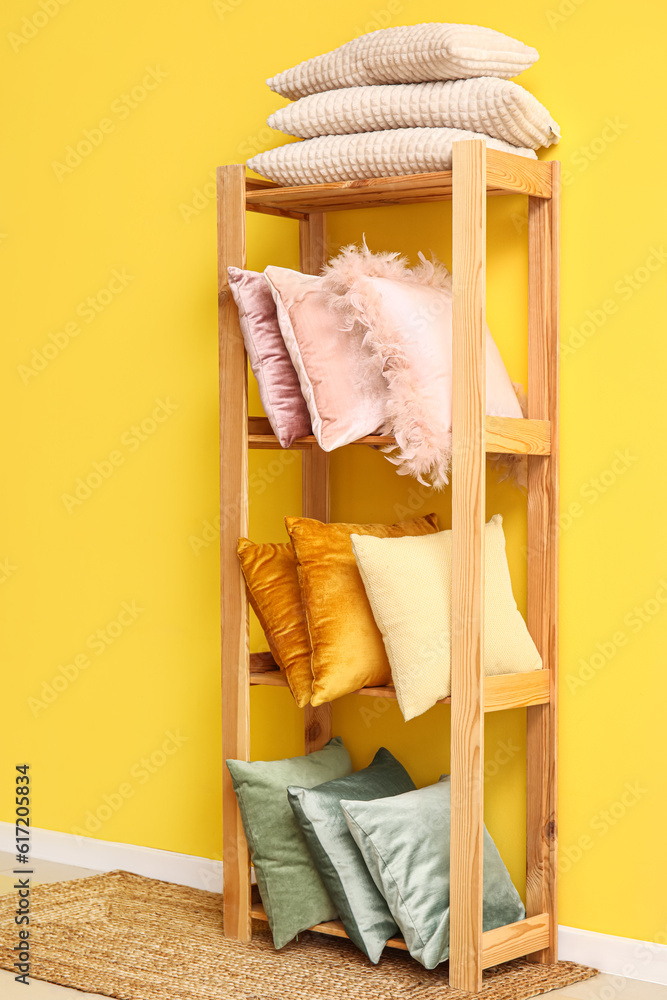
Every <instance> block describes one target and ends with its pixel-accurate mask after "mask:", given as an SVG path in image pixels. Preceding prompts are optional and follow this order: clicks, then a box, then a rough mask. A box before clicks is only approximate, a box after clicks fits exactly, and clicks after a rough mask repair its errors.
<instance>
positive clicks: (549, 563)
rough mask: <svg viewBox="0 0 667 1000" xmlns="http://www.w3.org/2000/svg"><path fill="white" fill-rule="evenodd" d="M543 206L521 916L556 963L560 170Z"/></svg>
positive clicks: (536, 210)
mask: <svg viewBox="0 0 667 1000" xmlns="http://www.w3.org/2000/svg"><path fill="white" fill-rule="evenodd" d="M550 168H551V170H552V174H553V193H552V197H551V199H550V200H549V201H542V200H538V199H534V198H531V199H530V202H529V209H528V255H529V300H528V413H529V416H530V417H533V418H535V419H540V420H549V421H550V422H551V455H550V456H549V457H545V458H534V459H531V460H530V461H529V463H528V465H529V468H528V616H527V619H528V628H529V630H530V633H531V635H532V637H533V639H534V641H535V644H536V645H537V648H538V649H539V651H540V654H541V656H542V661H543V664H544V667H545V669H546V670H547V671H548V672H549V680H550V684H549V687H550V699H549V704H548V705H543V706H541V707H539V708H530V709H529V710H528V720H527V797H528V802H527V820H526V821H527V841H526V911H527V913H528V915H529V916H531V915H533V914H537V913H542V912H546V913H548V914H549V917H550V934H549V941H548V944H547V946H546V947H542V948H540V949H539V950H536V951H535V954H534V955H532V956H531V958H534V959H535V960H536V961H540V962H555V961H557V927H558V906H557V876H558V854H557V847H558V835H557V809H558V801H557V800H558V764H557V757H558V458H559V453H558V449H559V430H558V409H559V406H558V383H559V371H558V368H559V363H558V346H559V278H560V254H559V243H560V222H559V218H560V164H559V163H557V162H552V163H551V164H550Z"/></svg>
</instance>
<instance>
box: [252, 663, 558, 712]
mask: <svg viewBox="0 0 667 1000" xmlns="http://www.w3.org/2000/svg"><path fill="white" fill-rule="evenodd" d="M259 657H261V658H262V659H261V660H260V659H259ZM270 658H271V654H270V653H252V654H251V655H250V684H251V685H252V686H257V685H266V686H268V687H287V678H286V677H285V674H284V673H282V671H280V670H278V668H277V667H276V665H275V663H274V664H273V669H271V666H270V664H271V659H270ZM353 694H355V695H363V696H364V697H367V698H393V699H395V698H396V689H395V688H394V686H393V685H392V684H387V685H386V686H385V687H366V688H361V689H360V690H359V691H354V692H353ZM451 701H452V699H451V698H443V700H442V701H441V702H439V704H441V705H450V704H451ZM548 703H549V671H548V670H534V671H532V672H531V673H528V674H501V675H499V676H498V677H487V678H485V681H484V711H485V712H502V711H506V710H508V709H511V708H526V707H528V706H530V705H546V704H548Z"/></svg>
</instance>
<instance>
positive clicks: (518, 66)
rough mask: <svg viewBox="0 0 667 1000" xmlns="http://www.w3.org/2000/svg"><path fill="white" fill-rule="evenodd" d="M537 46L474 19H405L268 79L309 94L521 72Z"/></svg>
mask: <svg viewBox="0 0 667 1000" xmlns="http://www.w3.org/2000/svg"><path fill="white" fill-rule="evenodd" d="M538 59H539V54H538V52H537V50H536V49H533V48H531V47H530V46H529V45H524V44H523V42H519V41H517V39H516V38H510V37H509V36H508V35H503V34H501V33H500V32H499V31H494V30H493V29H492V28H480V27H478V26H477V25H474V24H439V23H430V24H406V25H402V26H401V27H398V28H381V29H380V30H379V31H372V32H371V33H370V34H369V35H361V37H360V38H353V39H352V41H350V42H346V43H345V45H341V46H340V47H339V48H337V49H334V50H333V51H332V52H327V53H326V54H325V55H322V56H315V57H314V58H313V59H306V60H305V61H304V62H301V63H299V64H298V66H293V67H292V68H291V69H286V70H284V71H283V72H282V73H278V74H277V76H274V77H271V78H270V79H269V80H267V81H266V82H267V84H268V85H269V87H270V88H271V90H274V91H275V92H276V93H277V94H281V95H282V96H283V97H289V98H290V99H291V100H296V98H298V97H305V96H306V95H307V94H318V93H321V92H322V91H324V90H337V89H338V88H340V87H361V86H368V85H369V84H375V83H424V82H426V81H428V80H462V79H468V78H469V77H473V76H500V77H503V78H505V79H507V80H509V79H511V78H512V77H513V76H518V75H519V73H522V72H523V70H525V69H528V68H529V67H530V66H532V65H533V63H535V62H537V60H538Z"/></svg>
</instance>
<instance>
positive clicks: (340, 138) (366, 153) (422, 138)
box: [248, 128, 537, 186]
mask: <svg viewBox="0 0 667 1000" xmlns="http://www.w3.org/2000/svg"><path fill="white" fill-rule="evenodd" d="M464 139H465V140H467V139H484V141H485V142H486V145H487V146H488V148H489V149H500V150H502V151H503V152H505V153H517V154H518V155H519V156H527V157H530V158H531V159H533V160H534V159H537V157H536V155H535V151H534V150H532V149H527V148H526V147H524V146H512V145H511V144H510V143H509V142H504V141H503V140H502V139H491V138H489V136H486V135H482V134H481V133H478V132H466V131H464V130H463V129H457V128H396V129H387V130H384V131H381V132H360V133H359V134H358V135H322V136H319V137H318V138H317V139H305V140H304V141H303V142H290V143H288V144H287V145H286V146H278V147H277V148H276V149H269V150H267V151H266V152H265V153H258V154H257V156H253V157H252V159H250V160H248V166H249V167H250V169H251V170H256V171H257V173H258V174H262V176H263V177H268V178H269V180H272V181H276V182H277V183H278V184H284V185H287V186H289V185H293V184H327V183H329V182H331V181H356V180H364V179H366V178H369V177H402V176H404V175H405V174H421V173H432V172H433V171H437V170H451V167H452V143H453V142H455V141H458V140H464Z"/></svg>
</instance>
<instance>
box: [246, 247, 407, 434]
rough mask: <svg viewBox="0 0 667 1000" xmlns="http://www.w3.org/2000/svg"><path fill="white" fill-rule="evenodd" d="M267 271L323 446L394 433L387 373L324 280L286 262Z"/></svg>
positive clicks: (314, 431)
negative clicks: (335, 305)
mask: <svg viewBox="0 0 667 1000" xmlns="http://www.w3.org/2000/svg"><path fill="white" fill-rule="evenodd" d="M264 274H265V276H266V280H267V282H268V287H269V288H270V289H271V293H272V295H273V298H274V300H275V304H276V308H277V311H278V322H279V323H280V329H281V331H282V335H283V339H284V341H285V345H286V346H287V350H288V351H289V354H290V357H291V359H292V362H293V364H294V367H295V369H296V372H297V375H298V378H299V383H300V385H301V392H302V393H303V397H304V399H305V400H306V403H307V405H308V410H309V411H310V418H311V422H312V426H313V434H314V435H315V437H316V438H317V441H318V444H319V445H320V447H321V448H323V449H324V451H333V449H334V448H340V447H342V446H343V445H345V444H349V443H350V442H351V441H356V440H357V438H360V437H364V436H365V435H367V434H382V433H389V431H388V428H389V424H388V423H387V413H386V397H387V387H386V384H385V382H384V379H383V378H382V373H381V372H380V370H379V368H378V367H377V366H376V367H373V364H372V356H371V353H370V351H369V349H368V348H367V347H366V346H365V344H364V343H363V342H362V339H361V338H360V337H357V336H354V335H353V333H352V331H351V330H350V329H349V328H348V327H346V325H345V322H344V317H342V316H341V317H338V316H337V315H336V313H335V312H334V311H333V310H332V309H331V307H330V302H329V299H330V296H329V295H328V294H327V293H326V292H325V290H324V281H323V279H322V278H318V277H317V276H315V275H311V274H301V272H299V271H291V270H289V269H288V268H285V267H267V269H266V271H265V272H264Z"/></svg>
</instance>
